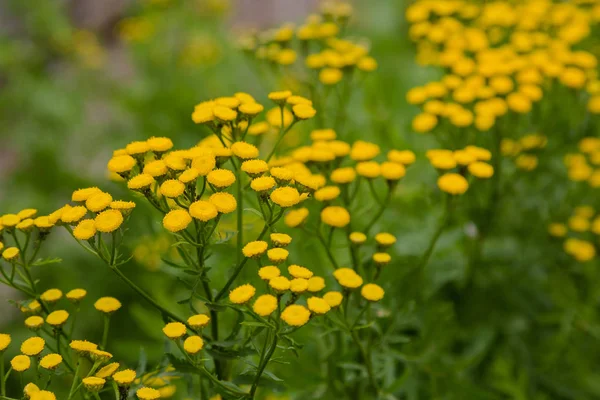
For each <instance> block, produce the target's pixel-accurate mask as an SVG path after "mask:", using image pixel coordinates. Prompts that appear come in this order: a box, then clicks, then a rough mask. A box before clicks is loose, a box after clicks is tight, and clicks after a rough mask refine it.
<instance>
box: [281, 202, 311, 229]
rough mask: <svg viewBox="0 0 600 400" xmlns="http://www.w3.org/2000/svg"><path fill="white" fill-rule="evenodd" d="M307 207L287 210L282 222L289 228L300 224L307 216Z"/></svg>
mask: <svg viewBox="0 0 600 400" xmlns="http://www.w3.org/2000/svg"><path fill="white" fill-rule="evenodd" d="M308 213H309V212H308V208H305V207H302V208H298V209H296V210H291V211H290V212H288V213H287V214H286V216H285V218H284V222H285V224H286V225H287V226H289V227H290V228H295V227H297V226H299V225H301V224H302V223H303V222H304V221H306V218H308Z"/></svg>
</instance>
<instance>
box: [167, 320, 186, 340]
mask: <svg viewBox="0 0 600 400" xmlns="http://www.w3.org/2000/svg"><path fill="white" fill-rule="evenodd" d="M162 331H163V333H164V334H165V335H166V336H167V337H168V338H169V339H179V338H181V337H183V336H184V335H185V334H186V333H187V328H186V327H185V325H184V324H182V323H181V322H169V323H168V324H167V325H165V326H164V328H163V329H162Z"/></svg>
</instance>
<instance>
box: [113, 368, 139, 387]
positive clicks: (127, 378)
mask: <svg viewBox="0 0 600 400" xmlns="http://www.w3.org/2000/svg"><path fill="white" fill-rule="evenodd" d="M135 375H136V374H135V371H134V370H131V369H125V370H123V371H119V372H115V373H114V374H113V376H112V378H113V380H114V381H115V382H117V384H118V385H119V386H123V387H127V386H129V385H131V383H132V382H133V381H134V380H135Z"/></svg>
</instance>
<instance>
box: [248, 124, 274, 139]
mask: <svg viewBox="0 0 600 400" xmlns="http://www.w3.org/2000/svg"><path fill="white" fill-rule="evenodd" d="M270 127H271V126H270V125H269V123H268V122H267V121H261V122H256V123H254V124H252V125H250V126H249V127H248V135H251V136H258V135H262V134H263V133H266V132H267V131H268V130H269V128H270Z"/></svg>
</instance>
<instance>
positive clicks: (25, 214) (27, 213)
mask: <svg viewBox="0 0 600 400" xmlns="http://www.w3.org/2000/svg"><path fill="white" fill-rule="evenodd" d="M35 214H37V210H36V209H35V208H25V209H23V210H21V211H19V212H18V213H17V217H19V218H20V219H21V220H24V219H28V218H32V217H33V216H34V215H35Z"/></svg>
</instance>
